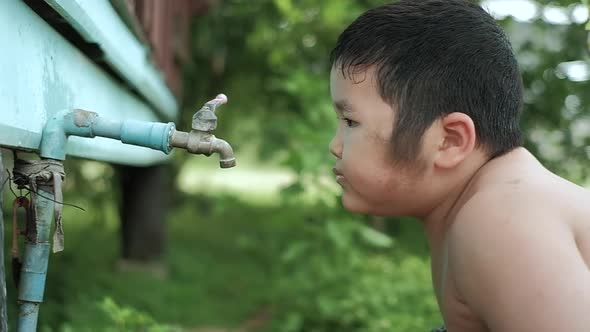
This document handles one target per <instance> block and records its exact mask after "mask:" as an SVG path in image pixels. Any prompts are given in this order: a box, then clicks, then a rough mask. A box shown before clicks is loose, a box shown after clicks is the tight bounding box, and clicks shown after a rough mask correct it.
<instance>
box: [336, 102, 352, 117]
mask: <svg viewBox="0 0 590 332" xmlns="http://www.w3.org/2000/svg"><path fill="white" fill-rule="evenodd" d="M334 107H335V108H336V111H337V112H338V113H341V114H345V113H353V112H354V110H353V109H352V105H351V104H350V103H349V102H348V101H346V100H337V101H335V102H334Z"/></svg>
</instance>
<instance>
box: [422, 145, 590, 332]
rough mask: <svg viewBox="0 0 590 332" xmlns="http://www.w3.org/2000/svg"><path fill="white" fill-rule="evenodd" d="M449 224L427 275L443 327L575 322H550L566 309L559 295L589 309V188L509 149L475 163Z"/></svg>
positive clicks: (473, 329) (456, 330)
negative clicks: (477, 166) (478, 164)
mask: <svg viewBox="0 0 590 332" xmlns="http://www.w3.org/2000/svg"><path fill="white" fill-rule="evenodd" d="M448 225H449V226H448V228H447V231H446V234H445V236H444V239H443V240H442V241H441V243H440V246H439V247H437V248H432V251H433V256H432V277H433V284H434V288H435V291H436V297H437V300H438V303H439V306H440V309H441V313H442V315H443V317H444V320H445V325H446V327H447V330H448V331H449V332H480V331H481V332H484V331H493V332H496V331H502V332H503V331H509V330H513V331H516V330H514V328H515V327H516V326H519V327H523V328H524V327H525V326H526V331H558V330H562V331H565V330H567V331H574V330H575V331H582V330H581V329H582V328H584V327H581V326H579V325H575V326H571V327H570V329H569V330H568V329H563V328H559V327H557V329H553V328H556V326H550V325H552V324H553V323H555V324H562V323H561V319H566V318H567V317H563V316H564V315H567V314H569V313H571V311H572V308H571V307H570V308H563V306H562V305H561V302H564V303H570V304H571V302H572V301H574V302H576V303H575V304H573V305H572V307H573V308H574V309H573V310H574V311H575V310H579V312H574V313H571V314H572V315H575V316H577V317H580V316H579V314H582V315H585V316H590V294H589V292H588V284H590V191H588V190H586V189H584V188H582V187H579V186H577V185H575V184H573V183H571V182H568V181H566V180H564V179H562V178H560V177H558V176H556V175H554V174H553V173H551V172H549V171H548V170H546V169H545V168H544V167H543V166H542V165H541V164H540V163H539V162H538V161H537V160H536V159H535V158H534V157H533V156H532V155H531V154H530V153H529V152H527V151H526V150H525V149H516V150H514V151H512V152H510V153H508V154H506V155H504V156H502V157H499V158H496V159H494V160H492V161H490V162H488V163H487V164H486V165H485V166H484V167H482V168H481V170H480V171H479V172H478V173H477V174H476V175H475V177H474V178H473V179H472V181H471V183H470V185H469V186H468V187H467V188H466V190H465V192H464V193H463V194H462V195H461V197H460V198H459V200H458V201H457V208H455V211H454V212H453V213H452V214H450V215H449V222H448ZM539 256H541V257H539ZM498 264H499V266H498ZM488 266H489V268H488ZM492 266H493V268H492ZM529 274H530V275H529ZM556 284H557V286H555V285H556ZM554 286H555V289H552V287H554ZM511 297H512V299H513V300H512V303H510V302H508V301H509V299H510V298H511ZM488 299H489V302H487V301H488ZM505 299H506V300H507V301H506V302H503V301H504V300H505ZM486 305H487V306H494V308H489V307H487V308H486ZM584 306H586V307H585V308H580V307H584ZM523 307H524V308H523ZM560 310H564V312H560ZM584 312H585V314H584ZM543 315H545V316H544V317H543ZM548 315H554V316H553V318H551V317H547V316H548ZM541 317H542V318H541ZM486 318H487V319H486ZM496 318H498V319H496ZM495 319H496V320H497V321H494V320H495ZM518 319H522V320H529V321H530V322H531V323H530V324H528V325H527V324H525V323H521V324H522V325H511V324H517V323H511V322H509V321H511V320H518ZM576 324H580V323H576ZM491 325H493V327H492V326H491ZM540 326H543V327H542V328H541V329H539V327H540ZM533 328H535V329H533ZM578 328H580V329H578ZM589 328H590V320H588V325H587V326H586V327H585V331H587V330H588V329H589ZM519 331H525V330H524V329H523V330H520V329H519Z"/></svg>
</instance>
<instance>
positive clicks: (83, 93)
mask: <svg viewBox="0 0 590 332" xmlns="http://www.w3.org/2000/svg"><path fill="white" fill-rule="evenodd" d="M88 2H89V3H90V2H92V3H94V1H88ZM0 44H1V45H3V47H2V56H0V145H1V146H5V147H9V148H19V149H25V150H37V149H38V148H39V143H40V139H41V133H42V129H43V126H44V125H45V123H46V121H47V119H48V118H49V117H51V116H52V115H53V114H55V113H56V112H59V111H63V110H66V109H73V108H81V109H86V110H89V111H93V112H97V113H99V114H100V116H104V117H105V118H108V119H113V120H126V119H134V120H145V121H159V120H160V119H158V117H157V116H156V113H155V112H154V110H153V109H151V108H150V107H149V106H148V105H147V104H146V103H144V102H142V101H141V100H140V99H139V98H138V97H136V96H135V95H133V94H131V93H130V92H129V89H128V87H127V86H125V85H124V84H122V83H119V82H117V81H115V80H114V79H113V78H112V77H110V76H109V75H108V74H106V73H105V72H104V71H102V70H101V69H100V68H99V67H98V66H97V65H96V64H94V63H93V62H92V61H90V60H89V59H88V58H87V57H86V56H85V55H84V54H83V53H81V52H80V51H79V50H78V49H76V48H74V47H73V46H72V45H71V44H70V43H69V42H68V41H66V40H65V39H64V38H63V37H62V36H61V35H59V34H58V33H57V32H56V31H55V30H54V29H53V28H52V27H50V26H49V25H48V24H47V23H46V22H45V21H43V20H42V19H41V18H40V17H39V16H38V15H37V14H36V13H34V12H33V11H32V10H31V9H30V8H29V7H28V6H26V5H25V4H24V3H23V2H21V1H0ZM66 150H67V152H68V154H69V155H74V156H79V157H84V158H89V159H95V160H103V161H108V162H114V163H121V164H127V165H137V166H141V165H149V164H153V163H157V162H161V161H163V160H165V159H166V158H167V157H166V155H165V154H164V153H162V152H159V151H153V150H150V149H148V148H141V147H135V146H130V145H125V144H123V143H121V142H117V141H114V140H110V139H106V138H95V139H89V138H81V137H71V138H70V139H69V141H68V145H67V148H66Z"/></svg>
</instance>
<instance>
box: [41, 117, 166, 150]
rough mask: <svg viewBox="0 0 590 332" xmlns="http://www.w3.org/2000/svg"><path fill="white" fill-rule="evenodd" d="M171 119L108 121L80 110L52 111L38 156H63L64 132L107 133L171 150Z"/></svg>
mask: <svg viewBox="0 0 590 332" xmlns="http://www.w3.org/2000/svg"><path fill="white" fill-rule="evenodd" d="M174 130H175V126H174V123H172V122H169V123H159V122H146V121H136V120H126V121H112V120H108V119H103V118H101V117H99V116H98V114H97V113H94V112H88V111H83V110H73V111H72V110H68V111H62V112H58V113H56V114H55V115H54V116H53V117H52V118H51V119H49V121H47V124H46V125H45V128H44V129H43V136H42V138H41V146H40V156H41V157H42V158H48V159H55V160H65V159H66V142H67V139H68V136H70V135H73V136H80V137H96V136H99V137H107V138H112V139H116V140H120V141H121V142H123V143H126V144H132V145H138V146H143V147H148V148H152V149H154V150H159V151H162V152H164V153H166V154H168V153H170V151H172V147H171V145H170V136H171V134H172V132H173V131H174Z"/></svg>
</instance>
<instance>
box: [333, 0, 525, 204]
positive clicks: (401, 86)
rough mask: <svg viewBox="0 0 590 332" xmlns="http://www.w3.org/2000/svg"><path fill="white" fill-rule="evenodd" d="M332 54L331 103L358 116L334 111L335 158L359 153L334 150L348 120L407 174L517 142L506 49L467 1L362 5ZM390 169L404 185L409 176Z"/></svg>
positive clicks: (514, 89) (518, 96)
mask: <svg viewBox="0 0 590 332" xmlns="http://www.w3.org/2000/svg"><path fill="white" fill-rule="evenodd" d="M331 61H332V64H333V67H332V74H331V92H332V98H333V99H334V103H335V105H336V108H337V110H339V111H341V110H347V112H346V114H356V116H360V117H359V118H357V119H354V118H352V117H350V118H349V117H346V116H345V118H347V119H348V120H354V121H352V122H351V121H348V120H343V121H342V122H341V126H340V129H339V131H338V134H337V136H336V138H335V140H334V141H333V142H332V146H331V148H332V152H333V153H334V154H335V155H337V157H338V158H339V159H341V160H340V161H339V163H340V164H345V160H344V159H343V158H349V159H352V158H357V157H361V156H356V157H355V156H354V155H349V156H343V154H346V153H347V151H346V149H347V146H346V142H348V141H350V140H353V141H354V138H353V137H354V135H358V132H359V130H357V129H361V130H368V131H371V132H372V133H369V136H372V137H373V138H378V139H377V140H376V141H375V142H373V143H372V144H371V145H372V146H373V147H374V146H375V144H378V143H376V142H381V143H382V144H383V145H384V147H385V148H384V149H383V151H382V152H383V153H384V154H387V155H388V156H384V157H383V158H384V159H383V163H384V165H386V164H387V163H389V165H390V166H391V165H399V166H403V167H401V168H400V170H401V169H402V168H403V169H404V170H405V171H408V170H411V171H412V172H409V173H408V174H414V175H416V174H418V173H422V172H424V171H428V169H429V167H430V166H433V167H435V166H437V162H438V161H440V158H443V159H444V158H447V161H448V160H454V161H455V162H451V163H448V162H445V161H444V160H443V162H442V163H439V165H438V166H442V169H445V168H447V170H448V169H457V168H459V166H461V165H460V164H461V162H460V161H463V160H466V159H468V157H469V155H470V153H472V152H474V151H476V152H479V153H481V154H482V155H485V156H486V158H493V157H496V156H499V155H502V154H504V153H506V152H508V151H510V150H512V149H513V148H515V147H518V146H520V145H521V144H522V137H521V136H522V134H521V131H520V128H519V118H520V109H521V106H522V83H521V78H520V73H519V69H518V65H517V62H516V59H515V57H514V54H513V52H512V48H511V46H510V43H509V42H508V40H507V38H506V36H505V35H504V33H503V32H502V30H501V29H500V27H499V26H498V25H497V24H496V22H495V20H494V19H493V18H492V17H491V16H490V15H489V14H487V13H486V12H485V11H484V10H483V9H482V8H481V7H479V6H477V5H475V4H472V3H470V2H468V1H466V0H401V1H398V2H395V3H392V4H387V5H383V6H381V7H377V8H374V9H372V10H369V11H367V12H365V13H364V14H362V15H361V16H360V17H359V18H357V19H356V20H355V21H354V22H353V23H352V24H351V25H350V26H349V27H348V28H347V29H346V30H345V31H344V32H343V33H342V34H341V35H340V37H339V38H338V41H337V45H336V47H335V48H334V50H333V51H332V54H331ZM361 90H363V91H361ZM369 90H373V91H372V92H371V91H369ZM368 98H373V100H369V99H368ZM381 108H383V112H386V110H385V109H388V111H389V113H391V114H390V115H387V114H381V113H382V112H380V111H378V109H381ZM351 111H352V112H351ZM340 113H342V112H340ZM377 113H379V114H377ZM343 118H344V117H343ZM361 118H362V121H360V120H359V119H361ZM369 118H372V119H369ZM375 119H378V120H377V121H375ZM346 121H348V122H346ZM387 121H389V122H388V123H387ZM357 122H358V123H357ZM363 122H365V124H366V125H365V128H362V127H363ZM368 126H372V128H371V129H370V130H369V128H366V127H368ZM354 130H357V134H355V133H354ZM377 132H379V133H377ZM367 133H368V132H367ZM367 133H365V134H367ZM347 140H348V141H347ZM349 145H350V144H349ZM453 147H455V148H453ZM445 149H446V150H445ZM337 150H342V151H337ZM362 150H363V151H365V152H366V150H367V148H366V147H365V148H362ZM351 154H352V153H351ZM436 158H439V159H436ZM435 159H436V160H435ZM359 162H361V161H357V163H359ZM368 163H370V160H365V162H364V166H363V167H365V168H366V167H369V166H368V165H367V164H368ZM342 167H345V166H343V165H342V166H338V165H337V169H339V168H342ZM350 168H351V166H350ZM417 171H420V172H417ZM338 172H340V171H338ZM345 177H346V174H345ZM397 177H398V179H397V180H396V181H402V182H407V187H408V190H409V189H410V187H415V186H416V185H418V184H417V183H416V181H417V180H419V179H417V178H414V179H413V180H409V178H407V177H406V179H405V180H401V179H400V178H399V172H398V176H397ZM379 183H383V181H380V182H379ZM397 184H398V185H399V183H397ZM367 185H368V184H367ZM359 186H361V184H359ZM398 187H399V186H398ZM359 190H360V189H359ZM416 190H418V189H416ZM376 194H377V193H376ZM358 196H366V195H363V194H362V193H359V195H358ZM377 196H378V197H382V196H383V193H381V194H378V195H377ZM365 198H367V197H365ZM376 198H377V197H376ZM367 199H369V198H367ZM383 204H385V202H383ZM353 210H358V211H359V212H361V211H362V210H366V209H362V208H361V209H353ZM369 210H371V209H369ZM377 210H379V209H377ZM366 212H369V211H366ZM373 212H375V213H380V212H379V211H373ZM383 214H385V211H383Z"/></svg>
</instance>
